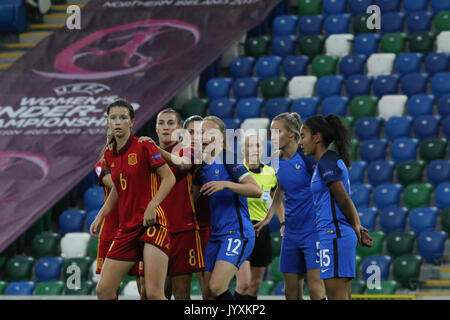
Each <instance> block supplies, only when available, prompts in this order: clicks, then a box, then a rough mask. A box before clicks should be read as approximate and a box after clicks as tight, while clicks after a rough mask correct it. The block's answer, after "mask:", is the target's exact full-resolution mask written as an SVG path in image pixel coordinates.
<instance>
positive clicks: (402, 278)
mask: <svg viewBox="0 0 450 320" xmlns="http://www.w3.org/2000/svg"><path fill="white" fill-rule="evenodd" d="M423 261H424V260H423V259H422V257H420V256H417V255H412V254H405V255H401V256H399V257H397V258H395V259H394V263H393V265H392V274H393V277H394V279H395V281H397V282H398V283H399V284H400V285H401V286H402V287H404V288H407V289H411V290H416V289H417V287H418V285H419V277H420V270H421V266H422V263H423Z"/></svg>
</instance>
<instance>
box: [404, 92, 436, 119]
mask: <svg viewBox="0 0 450 320" xmlns="http://www.w3.org/2000/svg"><path fill="white" fill-rule="evenodd" d="M433 103H434V96H433V95H432V94H415V95H413V96H411V97H410V98H409V99H408V104H407V109H408V115H410V116H412V117H417V116H422V115H431V114H432V113H433Z"/></svg>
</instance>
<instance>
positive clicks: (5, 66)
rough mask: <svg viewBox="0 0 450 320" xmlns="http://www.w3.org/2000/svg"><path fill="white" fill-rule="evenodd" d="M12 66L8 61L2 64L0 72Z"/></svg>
mask: <svg viewBox="0 0 450 320" xmlns="http://www.w3.org/2000/svg"><path fill="white" fill-rule="evenodd" d="M10 66H11V64H9V63H7V64H0V72H2V71H4V70H6V69H8V68H9V67H10Z"/></svg>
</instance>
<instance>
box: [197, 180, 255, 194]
mask: <svg viewBox="0 0 450 320" xmlns="http://www.w3.org/2000/svg"><path fill="white" fill-rule="evenodd" d="M224 189H228V190H230V191H232V192H234V193H237V194H239V195H241V196H244V197H247V198H261V196H262V190H261V188H260V187H259V185H258V183H256V181H255V179H253V177H252V176H251V175H250V174H247V175H245V176H243V177H242V179H240V180H239V182H232V181H210V182H208V183H205V184H204V185H203V186H202V187H201V189H200V192H201V193H202V194H204V195H207V196H210V195H212V194H214V193H216V192H218V191H221V190H224Z"/></svg>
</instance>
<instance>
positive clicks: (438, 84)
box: [431, 72, 450, 97]
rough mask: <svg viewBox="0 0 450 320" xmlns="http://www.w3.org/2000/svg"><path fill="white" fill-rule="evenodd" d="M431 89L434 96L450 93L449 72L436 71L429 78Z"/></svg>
mask: <svg viewBox="0 0 450 320" xmlns="http://www.w3.org/2000/svg"><path fill="white" fill-rule="evenodd" d="M431 91H432V92H433V94H434V95H435V96H436V97H441V96H442V95H444V94H446V93H450V72H438V73H436V74H435V75H434V76H433V78H432V79H431Z"/></svg>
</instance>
